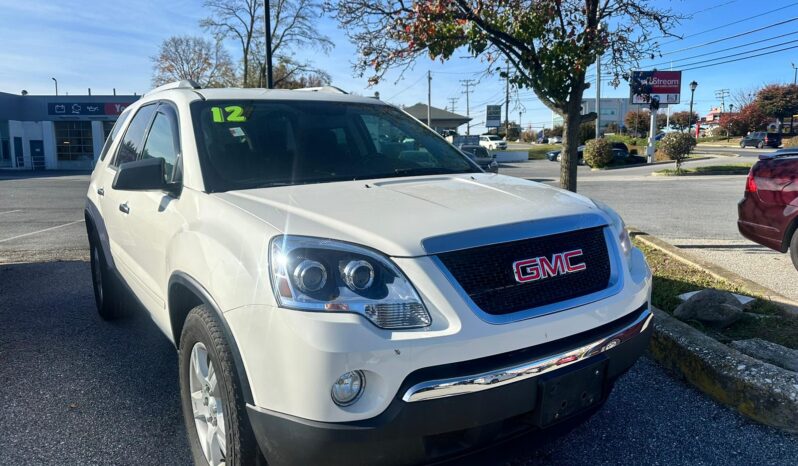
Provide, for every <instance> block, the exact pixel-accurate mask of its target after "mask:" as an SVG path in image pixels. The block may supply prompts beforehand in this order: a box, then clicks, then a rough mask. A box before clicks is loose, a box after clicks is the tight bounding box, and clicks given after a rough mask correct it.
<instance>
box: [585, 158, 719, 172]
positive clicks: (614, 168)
mask: <svg viewBox="0 0 798 466" xmlns="http://www.w3.org/2000/svg"><path fill="white" fill-rule="evenodd" d="M711 158H712V157H695V158H691V159H687V160H685V162H697V161H699V160H709V159H711ZM666 163H676V162H674V161H673V160H662V161H659V162H651V163H636V164H633V165H622V166H620V167H606V168H591V169H590V171H592V172H605V171H610V170H624V169H626V168H640V167H653V166H654V165H665V164H666Z"/></svg>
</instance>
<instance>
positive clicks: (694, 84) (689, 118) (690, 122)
mask: <svg viewBox="0 0 798 466" xmlns="http://www.w3.org/2000/svg"><path fill="white" fill-rule="evenodd" d="M697 87H698V83H697V82H695V81H693V82H691V83H690V114H689V115H688V116H687V131H690V128H691V127H692V126H693V97H695V88H697ZM696 137H698V135H697V134H696Z"/></svg>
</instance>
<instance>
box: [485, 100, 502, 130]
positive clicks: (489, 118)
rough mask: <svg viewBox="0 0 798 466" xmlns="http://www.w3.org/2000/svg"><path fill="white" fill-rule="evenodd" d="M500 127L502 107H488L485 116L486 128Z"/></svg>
mask: <svg viewBox="0 0 798 466" xmlns="http://www.w3.org/2000/svg"><path fill="white" fill-rule="evenodd" d="M501 125H502V106H501V105H488V112H487V115H486V116H485V127H486V128H498V127H499V126H501Z"/></svg>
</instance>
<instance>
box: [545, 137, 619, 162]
mask: <svg viewBox="0 0 798 466" xmlns="http://www.w3.org/2000/svg"><path fill="white" fill-rule="evenodd" d="M584 152H585V146H579V147H577V148H576V154H577V163H579V164H580V165H582V164H584V163H585V159H584V155H585V154H584ZM561 153H562V151H561V150H551V151H548V152H546V158H547V159H549V161H551V162H558V161H559V160H560V154H561ZM612 156H613V158H614V159H615V160H618V161H625V160H627V159H628V158H629V148H628V147H627V146H626V144H624V143H622V142H613V143H612Z"/></svg>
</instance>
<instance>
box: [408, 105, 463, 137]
mask: <svg viewBox="0 0 798 466" xmlns="http://www.w3.org/2000/svg"><path fill="white" fill-rule="evenodd" d="M403 110H404V111H405V112H407V113H409V114H410V115H412V116H413V117H414V118H417V119H418V120H420V121H421V122H422V123H426V122H427V105H426V104H422V103H417V104H415V105H411V106H409V107H404V108H403ZM429 110H430V112H429V114H430V127H432V129H434V130H435V131H438V132H442V131H445V130H451V131H456V130H457V128H458V127H459V126H462V125H464V124H466V123H468V122H469V121H471V118H469V117H467V116H463V115H458V114H457V113H452V112H450V111H448V110H444V109H442V108H437V107H429Z"/></svg>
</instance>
